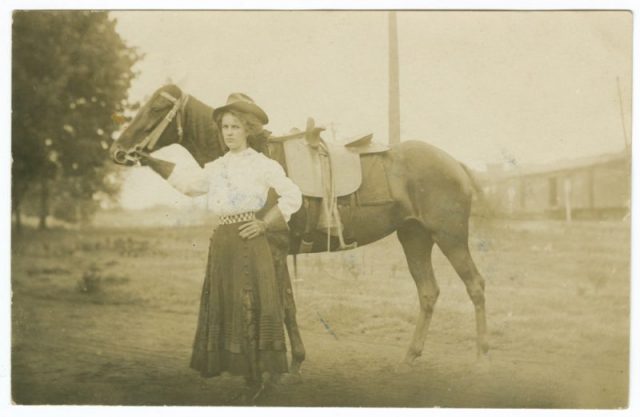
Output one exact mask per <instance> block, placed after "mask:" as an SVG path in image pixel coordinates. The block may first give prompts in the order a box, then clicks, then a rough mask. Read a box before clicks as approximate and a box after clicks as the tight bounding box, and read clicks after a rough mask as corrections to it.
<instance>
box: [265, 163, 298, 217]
mask: <svg viewBox="0 0 640 417" xmlns="http://www.w3.org/2000/svg"><path fill="white" fill-rule="evenodd" d="M265 168H266V169H265V171H266V173H265V174H266V175H265V180H266V182H267V185H268V186H269V187H271V188H273V189H274V190H275V191H276V193H277V194H278V196H279V198H278V203H277V206H278V209H280V213H282V216H283V217H284V219H285V221H287V222H288V221H289V219H290V218H291V215H292V214H293V213H295V212H296V211H298V210H299V209H300V206H302V192H301V191H300V188H298V186H297V185H296V184H294V182H293V181H291V179H290V178H289V177H287V175H286V174H285V173H284V169H282V166H280V164H279V163H277V162H276V161H274V160H272V159H268V158H265Z"/></svg>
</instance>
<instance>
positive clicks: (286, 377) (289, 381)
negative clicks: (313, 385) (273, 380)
mask: <svg viewBox="0 0 640 417" xmlns="http://www.w3.org/2000/svg"><path fill="white" fill-rule="evenodd" d="M300 383H302V376H300V374H299V373H293V374H292V373H286V374H282V375H280V378H279V379H278V384H280V385H297V384H300Z"/></svg>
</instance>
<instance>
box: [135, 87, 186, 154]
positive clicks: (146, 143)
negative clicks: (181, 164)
mask: <svg viewBox="0 0 640 417" xmlns="http://www.w3.org/2000/svg"><path fill="white" fill-rule="evenodd" d="M160 95H161V96H162V97H164V98H166V99H167V100H169V101H170V102H172V103H173V107H172V108H171V110H169V113H167V115H166V116H165V117H164V119H162V121H161V122H160V123H158V125H157V126H156V127H154V128H153V130H152V131H151V133H149V134H148V135H147V136H146V137H145V138H144V140H143V141H142V142H140V143H139V144H137V145H136V146H135V147H134V149H135V150H138V151H141V150H145V149H146V150H148V151H149V152H153V148H155V146H156V144H157V143H158V139H160V136H162V133H164V131H165V129H166V128H167V126H169V123H171V122H172V121H173V118H174V117H176V115H177V116H178V119H177V126H178V143H182V138H183V136H184V129H183V128H182V112H183V110H184V107H185V106H186V104H187V101H189V95H188V94H184V95H183V96H182V97H180V98H175V97H174V96H172V95H171V94H169V93H167V92H165V91H162V92H161V93H160Z"/></svg>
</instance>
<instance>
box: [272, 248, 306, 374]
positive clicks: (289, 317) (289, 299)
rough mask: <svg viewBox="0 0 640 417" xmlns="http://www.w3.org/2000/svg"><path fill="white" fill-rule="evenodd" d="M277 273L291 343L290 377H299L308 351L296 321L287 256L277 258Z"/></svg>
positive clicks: (285, 322)
mask: <svg viewBox="0 0 640 417" xmlns="http://www.w3.org/2000/svg"><path fill="white" fill-rule="evenodd" d="M276 274H277V277H278V281H279V283H280V288H281V294H282V295H283V296H282V298H283V299H282V301H283V307H284V324H285V327H286V329H287V334H288V335H289V341H290V343H291V367H290V368H289V374H290V376H289V377H288V378H289V379H295V378H297V379H299V378H300V366H301V365H302V362H303V361H304V359H305V355H306V353H305V350H304V344H303V343H302V337H301V336H300V331H299V330H298V322H297V321H296V303H295V300H294V298H293V288H292V285H291V277H290V275H289V268H288V266H287V258H286V256H283V257H281V258H280V259H278V260H276ZM293 382H295V381H293Z"/></svg>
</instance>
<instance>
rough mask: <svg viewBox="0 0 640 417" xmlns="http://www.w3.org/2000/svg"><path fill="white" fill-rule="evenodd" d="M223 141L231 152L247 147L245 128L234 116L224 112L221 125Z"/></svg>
mask: <svg viewBox="0 0 640 417" xmlns="http://www.w3.org/2000/svg"><path fill="white" fill-rule="evenodd" d="M220 129H222V137H223V138H224V143H225V144H226V145H227V147H228V148H229V151H231V152H240V151H243V150H245V149H247V136H248V133H247V130H246V129H245V128H244V125H243V124H242V122H241V121H240V119H238V118H237V117H236V116H234V115H233V114H231V113H225V114H224V115H223V116H222V120H221V126H220Z"/></svg>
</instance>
